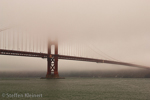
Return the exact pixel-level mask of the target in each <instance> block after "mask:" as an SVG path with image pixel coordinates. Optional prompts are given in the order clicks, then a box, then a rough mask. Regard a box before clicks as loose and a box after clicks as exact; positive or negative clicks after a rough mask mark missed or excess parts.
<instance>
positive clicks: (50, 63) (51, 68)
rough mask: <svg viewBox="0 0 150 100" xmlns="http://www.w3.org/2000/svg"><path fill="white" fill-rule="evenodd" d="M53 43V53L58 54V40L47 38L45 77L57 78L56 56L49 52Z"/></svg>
mask: <svg viewBox="0 0 150 100" xmlns="http://www.w3.org/2000/svg"><path fill="white" fill-rule="evenodd" d="M52 45H54V55H58V40H57V39H56V40H55V41H51V40H50V39H49V40H48V58H47V74H46V78H59V74H58V57H57V56H53V55H52V54H51V52H52V50H51V47H52Z"/></svg>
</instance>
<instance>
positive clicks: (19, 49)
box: [0, 28, 150, 78]
mask: <svg viewBox="0 0 150 100" xmlns="http://www.w3.org/2000/svg"><path fill="white" fill-rule="evenodd" d="M6 30H9V28H5V29H1V30H0V55H12V56H25V57H38V58H46V59H47V73H46V77H45V78H60V77H59V73H58V59H63V60H76V61H86V62H94V63H107V64H116V65H125V66H133V67H140V68H147V69H149V68H150V67H148V66H142V65H137V64H132V63H127V62H121V61H116V60H115V59H113V58H112V57H110V56H108V55H107V57H109V58H111V59H113V60H107V59H99V58H91V57H83V56H81V54H83V53H85V52H86V51H87V50H86V49H84V48H81V46H77V47H78V48H79V50H77V48H76V47H74V48H73V50H72V48H71V47H68V48H69V49H65V48H64V47H63V48H61V51H60V50H59V49H60V48H59V44H60V43H61V42H59V40H58V39H57V38H56V39H55V40H51V39H46V38H44V37H42V36H38V35H37V34H27V33H25V32H24V33H25V34H23V32H22V31H15V30H10V31H6ZM21 33H22V34H21ZM52 48H53V49H52ZM90 49H91V48H90ZM80 51H83V53H81V52H80ZM59 52H61V53H59ZM72 52H76V54H74V55H71V54H72ZM96 53H98V52H96ZM85 55H86V53H85Z"/></svg>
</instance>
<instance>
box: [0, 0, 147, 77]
mask: <svg viewBox="0 0 150 100" xmlns="http://www.w3.org/2000/svg"><path fill="white" fill-rule="evenodd" d="M149 4H150V1H149V0H142V1H141V0H92V1H91V0H86V1H85V0H71V1H70V0H0V29H3V28H6V27H12V30H13V28H14V27H17V28H25V29H28V30H30V31H31V30H32V33H34V34H38V35H39V36H48V37H54V36H55V35H57V36H58V37H60V38H61V39H64V40H67V43H68V42H70V41H76V42H77V43H80V44H82V45H84V44H88V45H94V46H95V47H96V48H99V49H100V50H101V51H102V52H104V53H105V54H107V55H109V56H111V57H113V58H115V59H117V60H119V61H123V62H129V63H134V64H139V65H144V66H150V63H149V59H150V53H149V51H150V44H149V43H150V40H149V37H150V6H149ZM5 32H6V33H8V32H9V30H8V31H4V32H0V33H5ZM1 38H2V37H1ZM0 42H2V40H0ZM84 46H85V45H84ZM95 47H92V48H94V49H95ZM84 50H85V51H87V50H88V48H86V47H85V49H84ZM101 51H97V52H99V53H102V52H101ZM93 52H94V51H93ZM85 55H90V57H92V58H95V57H96V58H97V56H95V55H93V53H92V51H90V52H86V54H85ZM91 55H93V56H91ZM99 58H102V57H99ZM102 59H105V58H102ZM58 66H59V67H58V70H59V72H60V73H73V72H79V73H80V72H82V73H83V72H93V73H94V71H99V72H101V73H102V72H103V71H104V72H107V71H112V72H114V71H117V72H119V71H120V70H125V71H129V70H130V71H131V70H132V71H139V70H142V71H143V69H141V68H135V67H128V66H121V65H111V64H101V63H91V62H80V61H68V60H59V64H58ZM46 70H47V60H46V59H40V58H30V57H17V56H5V55H0V72H16V71H18V72H19V71H21V72H24V71H26V72H27V71H31V72H36V71H37V72H39V71H40V72H43V73H44V72H45V74H46ZM145 71H146V70H145ZM130 73H132V72H130ZM137 73H138V72H137Z"/></svg>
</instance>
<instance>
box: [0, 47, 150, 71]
mask: <svg viewBox="0 0 150 100" xmlns="http://www.w3.org/2000/svg"><path fill="white" fill-rule="evenodd" d="M0 55H12V56H26V57H40V58H48V56H50V57H58V59H65V60H77V61H87V62H96V63H108V64H116V65H125V66H132V67H140V68H146V69H150V67H148V66H142V65H136V64H131V63H126V62H120V61H111V60H104V59H94V58H85V57H76V56H67V55H54V54H52V55H48V54H47V53H36V52H26V51H17V50H5V49H0Z"/></svg>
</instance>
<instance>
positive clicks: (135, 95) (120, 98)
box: [0, 78, 150, 100]
mask: <svg viewBox="0 0 150 100" xmlns="http://www.w3.org/2000/svg"><path fill="white" fill-rule="evenodd" d="M27 94H30V96H32V95H33V97H29V96H27ZM25 95H26V96H25ZM35 95H36V96H35ZM6 99H9V100H10V99H13V100H26V99H30V100H150V79H148V78H66V79H51V80H46V79H39V78H9V79H8V78H1V79H0V100H6Z"/></svg>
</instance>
